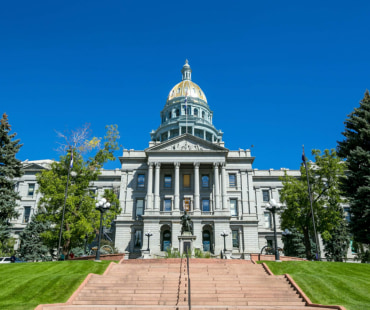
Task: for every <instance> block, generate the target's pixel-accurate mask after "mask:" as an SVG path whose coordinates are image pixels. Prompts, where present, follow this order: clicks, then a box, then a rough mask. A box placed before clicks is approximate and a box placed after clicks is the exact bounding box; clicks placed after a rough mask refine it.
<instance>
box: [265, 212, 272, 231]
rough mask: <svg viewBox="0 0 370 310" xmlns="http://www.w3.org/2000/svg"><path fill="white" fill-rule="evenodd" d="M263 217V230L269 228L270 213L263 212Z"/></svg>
mask: <svg viewBox="0 0 370 310" xmlns="http://www.w3.org/2000/svg"><path fill="white" fill-rule="evenodd" d="M264 217H265V228H271V213H270V212H265V213H264Z"/></svg>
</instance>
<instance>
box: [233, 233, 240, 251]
mask: <svg viewBox="0 0 370 310" xmlns="http://www.w3.org/2000/svg"><path fill="white" fill-rule="evenodd" d="M232 236H233V248H239V230H233V231H232Z"/></svg>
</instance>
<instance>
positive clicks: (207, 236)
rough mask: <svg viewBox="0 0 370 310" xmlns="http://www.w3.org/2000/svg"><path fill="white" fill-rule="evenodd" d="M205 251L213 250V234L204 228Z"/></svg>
mask: <svg viewBox="0 0 370 310" xmlns="http://www.w3.org/2000/svg"><path fill="white" fill-rule="evenodd" d="M203 252H211V234H210V232H209V231H208V230H203Z"/></svg>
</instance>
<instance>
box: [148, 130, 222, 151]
mask: <svg viewBox="0 0 370 310" xmlns="http://www.w3.org/2000/svg"><path fill="white" fill-rule="evenodd" d="M145 151H146V152H158V151H164V152H166V151H168V152H170V151H171V152H176V151H177V152H198V151H203V152H207V151H211V152H212V151H218V152H220V151H221V152H228V149H226V148H224V147H222V146H219V145H217V144H214V143H212V142H209V141H206V140H203V139H201V138H198V137H195V136H193V135H190V134H184V135H181V136H179V137H175V138H173V139H170V140H167V141H165V142H162V143H161V144H159V145H155V146H152V147H150V148H148V149H146V150H145Z"/></svg>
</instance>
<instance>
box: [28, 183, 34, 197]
mask: <svg viewBox="0 0 370 310" xmlns="http://www.w3.org/2000/svg"><path fill="white" fill-rule="evenodd" d="M34 193H35V184H34V183H32V184H28V196H29V197H33V194H34Z"/></svg>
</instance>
